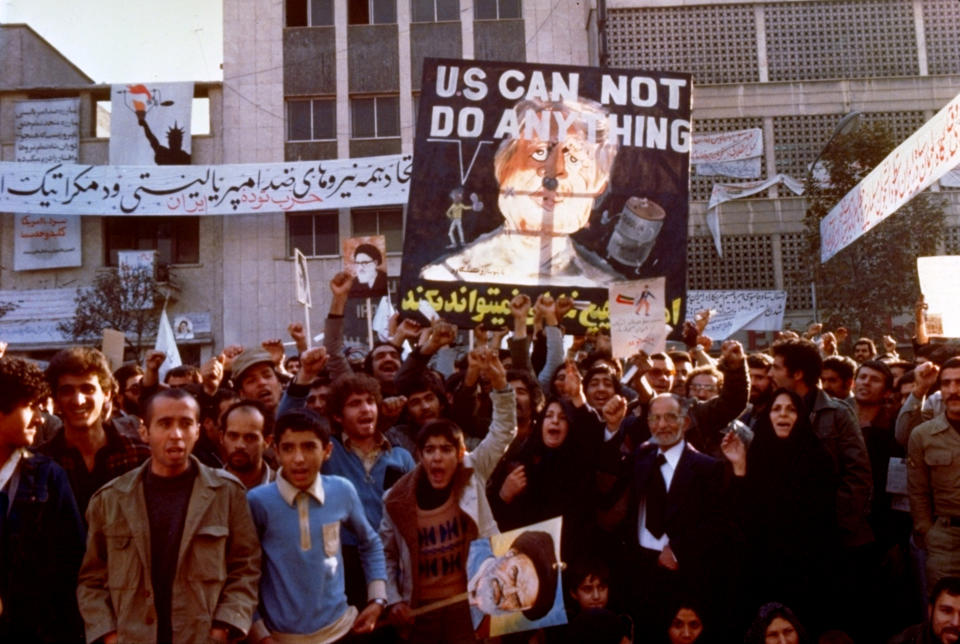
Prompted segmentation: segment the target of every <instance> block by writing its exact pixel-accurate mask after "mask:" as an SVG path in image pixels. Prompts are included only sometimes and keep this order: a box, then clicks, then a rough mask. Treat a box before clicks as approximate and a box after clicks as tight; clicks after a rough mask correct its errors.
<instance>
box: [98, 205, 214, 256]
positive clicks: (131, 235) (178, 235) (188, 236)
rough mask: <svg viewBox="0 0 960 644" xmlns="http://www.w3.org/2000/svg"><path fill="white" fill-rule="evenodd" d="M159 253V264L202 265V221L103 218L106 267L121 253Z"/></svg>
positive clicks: (192, 219)
mask: <svg viewBox="0 0 960 644" xmlns="http://www.w3.org/2000/svg"><path fill="white" fill-rule="evenodd" d="M121 250H156V251H157V263H158V264H174V265H176V264H184V265H189V264H199V263H200V217H134V216H128V217H111V216H104V217H103V264H104V266H117V251H121Z"/></svg>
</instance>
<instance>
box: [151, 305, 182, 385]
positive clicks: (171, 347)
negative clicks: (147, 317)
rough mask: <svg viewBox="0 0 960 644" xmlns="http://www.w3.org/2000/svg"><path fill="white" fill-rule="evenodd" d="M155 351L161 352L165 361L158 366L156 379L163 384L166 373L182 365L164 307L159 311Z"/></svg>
mask: <svg viewBox="0 0 960 644" xmlns="http://www.w3.org/2000/svg"><path fill="white" fill-rule="evenodd" d="M153 348H154V350H155V351H163V354H164V355H165V356H167V357H166V359H165V360H164V361H163V364H161V365H160V371H159V374H158V377H159V379H160V382H163V379H164V377H165V376H166V375H167V372H168V371H170V370H171V369H173V368H174V367H179V366H180V365H181V364H183V363H182V362H181V361H180V349H178V348H177V341H176V339H175V338H174V337H173V327H172V326H170V318H169V317H167V307H166V306H164V307H163V310H162V311H160V323H159V324H158V325H157V343H156V344H155V345H154V347H153Z"/></svg>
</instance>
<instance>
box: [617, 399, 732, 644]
mask: <svg viewBox="0 0 960 644" xmlns="http://www.w3.org/2000/svg"><path fill="white" fill-rule="evenodd" d="M686 404H687V402H686V400H685V399H683V398H681V397H679V396H677V395H676V394H670V393H668V394H660V395H658V396H655V397H654V398H653V399H652V400H651V402H650V407H649V412H648V414H647V422H648V424H649V427H650V434H651V440H650V442H648V443H645V444H644V445H642V446H641V447H640V448H639V450H638V452H637V456H636V465H635V469H634V490H633V492H634V498H633V503H632V504H631V508H632V509H633V511H634V513H633V520H631V521H628V523H627V525H626V537H627V543H628V544H629V545H630V546H632V547H631V550H632V557H631V558H632V564H633V565H632V566H631V567H632V571H631V573H632V574H631V582H632V583H631V585H632V586H633V588H632V592H631V594H632V597H633V601H632V602H631V603H632V604H633V606H634V607H635V610H636V611H637V615H636V618H637V619H636V623H637V627H638V634H639V633H640V632H642V631H645V630H647V629H648V628H652V629H655V628H657V627H658V626H659V625H660V624H661V623H663V620H664V619H665V618H666V616H665V615H663V612H664V611H665V610H666V607H667V606H669V605H671V604H672V600H673V599H675V598H677V597H680V596H684V595H686V594H688V593H690V592H693V591H694V590H695V591H696V592H699V593H701V594H702V593H704V592H707V593H709V588H710V583H709V576H710V572H711V571H710V566H709V565H708V558H709V554H710V553H709V551H710V549H711V548H713V547H714V546H715V545H716V544H717V541H718V539H717V536H718V535H719V532H720V529H719V526H720V522H719V516H718V511H719V499H720V489H721V486H722V481H723V465H722V464H721V463H720V462H719V461H717V460H716V459H714V458H711V457H709V456H706V455H704V454H701V453H700V452H698V451H696V450H695V449H693V448H692V447H690V446H689V445H688V444H687V443H686V441H685V440H684V434H685V432H686V431H687V428H688V427H689V426H690V417H689V415H688V414H687V409H686ZM706 597H708V598H709V595H707V596H706ZM641 639H643V638H641Z"/></svg>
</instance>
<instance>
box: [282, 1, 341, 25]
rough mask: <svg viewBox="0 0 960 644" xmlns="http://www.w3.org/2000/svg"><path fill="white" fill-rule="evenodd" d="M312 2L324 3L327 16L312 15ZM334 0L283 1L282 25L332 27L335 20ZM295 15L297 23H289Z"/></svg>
mask: <svg viewBox="0 0 960 644" xmlns="http://www.w3.org/2000/svg"><path fill="white" fill-rule="evenodd" d="M314 3H326V4H327V5H328V11H326V12H325V13H326V14H327V15H328V16H329V18H328V20H329V22H328V21H327V19H325V16H315V15H314V9H315V7H314ZM334 5H335V2H334V0H286V2H285V3H284V15H283V26H284V27H332V26H333V24H334V20H335V12H336V7H335V6H334ZM292 17H296V18H297V19H296V22H297V24H290V21H291V18H292Z"/></svg>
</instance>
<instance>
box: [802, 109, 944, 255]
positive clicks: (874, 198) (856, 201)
mask: <svg viewBox="0 0 960 644" xmlns="http://www.w3.org/2000/svg"><path fill="white" fill-rule="evenodd" d="M958 163H960V95H957V96H956V97H955V98H954V99H953V100H952V101H950V102H949V103H947V105H946V107H944V108H943V109H942V110H940V111H939V112H937V113H936V114H935V115H934V117H933V118H932V119H930V120H929V121H927V122H926V123H925V124H924V125H923V126H922V127H921V128H920V129H919V130H917V131H916V132H914V133H913V134H911V135H910V137H909V138H908V139H907V140H906V141H904V142H903V143H901V144H900V145H898V146H897V147H896V149H894V151H893V152H891V153H890V154H888V155H887V157H886V158H885V159H884V160H883V161H881V162H880V163H879V164H878V165H877V167H875V168H874V169H873V170H871V171H870V174H868V175H867V176H866V177H864V178H863V180H862V181H860V183H858V184H857V185H856V186H854V187H853V189H852V190H851V191H850V192H848V193H847V194H846V195H844V197H843V198H842V199H841V200H840V201H839V202H838V203H837V205H836V206H834V207H833V209H832V210H831V211H830V212H829V213H827V216H826V217H824V218H823V219H822V220H821V221H820V241H821V245H820V261H821V262H826V261H827V260H828V259H830V258H831V257H833V256H834V255H836V254H837V253H838V252H839V251H840V250H842V249H843V248H844V247H845V246H847V245H848V244H850V243H851V242H853V241H854V240H856V239H857V238H858V237H860V236H861V235H863V234H864V233H866V232H867V231H868V230H870V229H871V228H873V227H874V226H876V225H877V224H879V223H880V222H881V221H883V220H884V219H886V218H887V217H889V216H890V215H891V214H893V213H894V212H895V211H896V210H897V209H898V208H899V207H900V206H902V205H903V204H905V203H907V202H908V201H910V200H911V199H912V198H913V197H914V196H915V195H916V194H917V193H919V192H920V191H922V190H924V189H925V188H926V187H927V186H929V185H930V184H932V183H933V182H934V181H936V180H937V179H939V178H940V177H942V176H943V175H944V174H946V173H947V172H949V171H950V170H951V169H952V168H955V167H956V166H957V164H958Z"/></svg>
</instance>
